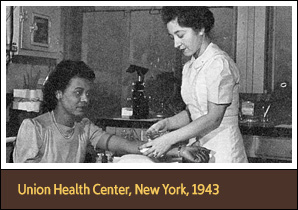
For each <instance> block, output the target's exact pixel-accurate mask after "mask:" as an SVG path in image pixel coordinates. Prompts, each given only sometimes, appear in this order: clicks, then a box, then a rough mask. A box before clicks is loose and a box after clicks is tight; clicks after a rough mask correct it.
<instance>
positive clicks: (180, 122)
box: [164, 110, 191, 130]
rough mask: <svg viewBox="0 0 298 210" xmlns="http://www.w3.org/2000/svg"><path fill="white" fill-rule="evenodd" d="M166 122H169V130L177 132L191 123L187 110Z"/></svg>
mask: <svg viewBox="0 0 298 210" xmlns="http://www.w3.org/2000/svg"><path fill="white" fill-rule="evenodd" d="M164 120H167V128H168V130H176V129H178V128H181V127H183V126H185V125H187V124H188V123H189V122H190V121H191V120H190V117H189V114H188V112H187V111H186V110H183V111H181V112H180V113H178V114H176V115H174V116H172V117H169V118H166V119H164Z"/></svg>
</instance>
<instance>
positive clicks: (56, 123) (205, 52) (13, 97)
mask: <svg viewBox="0 0 298 210" xmlns="http://www.w3.org/2000/svg"><path fill="white" fill-rule="evenodd" d="M6 3H7V5H6V8H5V9H6V13H5V19H6V39H5V42H6V44H5V45H4V46H6V74H5V77H2V78H3V79H2V80H4V78H6V81H4V82H5V88H4V89H5V90H6V92H5V95H6V100H2V104H1V106H3V101H6V123H5V124H6V129H5V130H6V132H2V134H3V133H5V134H6V136H5V138H6V147H2V152H4V153H5V154H6V157H5V159H6V161H5V163H9V164H5V165H7V167H16V165H15V164H13V163H108V164H101V165H96V166H95V165H94V164H92V166H94V167H96V168H97V167H99V168H100V167H106V166H107V165H109V166H108V167H116V168H118V167H125V166H124V165H122V164H117V165H116V164H114V165H112V164H109V163H133V164H134V163H137V164H139V163H154V164H150V166H149V167H152V168H155V167H157V168H159V167H161V168H163V167H165V166H168V167H174V168H175V167H178V168H179V167H184V166H183V165H188V167H191V168H201V167H207V168H208V167H214V166H215V168H217V167H219V168H221V167H222V166H221V164H217V163H223V164H229V165H228V167H233V164H231V165H230V163H236V164H235V165H237V167H238V166H239V167H243V168H251V167H252V168H254V167H258V165H260V163H270V164H269V166H268V164H265V165H267V166H268V167H272V166H273V165H274V164H276V163H278V164H279V165H280V166H281V167H283V166H284V163H289V164H287V165H286V167H287V166H290V168H291V165H292V164H291V163H297V151H296V149H294V148H296V147H294V146H293V143H294V144H297V141H296V137H294V139H293V136H292V134H293V133H292V124H293V122H294V123H296V114H295V113H293V110H294V111H295V112H296V110H297V109H296V108H297V106H296V101H295V100H296V93H293V91H295V90H296V88H294V89H293V86H295V85H296V81H293V78H296V77H293V75H292V74H293V73H294V74H296V70H295V69H296V67H295V66H293V63H292V57H293V46H294V45H293V43H292V40H293V38H292V35H293V30H296V28H292V26H293V25H294V23H293V21H294V19H293V7H292V6H280V5H277V6H275V5H273V6H271V5H269V6H267V5H261V6H259V5H258V4H257V3H256V2H252V3H254V4H255V5H256V6H246V5H244V6H241V4H240V2H238V4H239V6H225V5H224V6H205V5H204V4H203V5H202V6H201V5H199V3H198V2H196V3H195V2H193V4H192V5H189V6H182V5H178V6H174V5H168V3H165V6H163V5H160V4H162V3H161V2H159V3H158V4H156V5H157V6H149V5H144V6H143V5H140V6H102V5H100V4H99V3H98V2H92V3H91V2H88V5H89V6H86V5H84V4H83V3H82V2H78V5H76V4H74V5H73V6H70V5H63V4H62V6H56V5H51V4H50V5H49V6H44V5H43V6H32V5H34V4H33V3H31V4H30V2H26V3H24V5H28V6H19V5H16V6H8V5H15V4H14V3H13V2H10V3H11V4H9V3H8V2H6ZM154 3H156V2H152V5H154ZM205 3H206V2H205ZM236 4H237V2H236ZM285 5H286V4H285ZM1 9H2V10H3V9H4V8H2V5H1ZM295 21H296V19H295ZM2 25H4V24H2ZM2 31H3V30H2ZM2 34H3V33H2ZM2 38H3V35H2ZM3 41H4V40H2V42H3ZM295 46H296V45H295ZM294 50H295V51H294V54H296V49H294ZM2 51H3V50H2ZM3 54H4V53H2V55H3ZM3 56H4V55H3ZM3 56H2V57H3ZM294 62H296V61H294ZM293 67H294V69H293ZM2 69H3V70H2V72H1V74H2V75H3V74H4V68H2ZM295 80H296V79H295ZM2 84H3V83H2ZM3 92H4V91H3V89H2V94H1V95H2V96H3V95H4V93H3ZM293 97H294V98H293ZM3 116H4V114H3ZM2 120H3V119H2ZM294 127H296V126H294ZM294 133H295V135H296V131H294ZM292 140H293V141H292ZM3 145H4V142H3V141H2V146H3ZM5 148H6V151H5ZM2 154H3V153H2ZM156 163H157V164H156ZM158 163H166V164H158ZM184 163H194V164H184ZM195 163H205V164H195ZM209 163H215V164H209ZM238 163H245V164H240V165H239V164H238ZM256 164H257V165H256ZM28 165H30V164H28ZM45 165H46V164H45ZM262 165H263V164H262ZM126 166H128V164H127V165H126ZM142 166H144V167H145V166H148V164H144V165H143V164H141V167H142ZM267 166H265V167H267ZM20 167H27V166H26V164H25V165H23V164H21V165H20ZM38 167H40V166H38ZM41 167H43V166H41ZM45 167H46V166H45ZM57 167H58V166H57ZM79 167H85V166H81V164H80V165H79ZM224 167H227V166H224ZM261 167H264V166H261ZM54 168H55V166H54Z"/></svg>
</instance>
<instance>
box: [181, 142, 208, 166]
mask: <svg viewBox="0 0 298 210" xmlns="http://www.w3.org/2000/svg"><path fill="white" fill-rule="evenodd" d="M210 152H211V150H209V149H206V148H205V147H200V146H187V147H182V148H181V152H180V155H181V157H183V158H184V160H185V162H186V163H208V162H209V159H210V156H209V154H210Z"/></svg>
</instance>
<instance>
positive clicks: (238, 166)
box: [1, 1, 297, 169]
mask: <svg viewBox="0 0 298 210" xmlns="http://www.w3.org/2000/svg"><path fill="white" fill-rule="evenodd" d="M71 3H72V4H73V5H72V6H97V5H98V6H111V5H117V6H152V5H155V6H168V5H170V6H176V5H188V6H193V5H198V4H199V5H204V6H210V2H204V1H195V2H193V1H183V2H181V1H177V2H160V1H145V2H134V1H126V2H125V1H119V2H118V1H117V2H112V3H111V2H109V1H100V2H98V1H79V2H71ZM140 3H141V5H140ZM31 5H34V6H69V2H67V1H34V2H31V1H4V2H3V1H1V26H2V27H1V31H2V32H4V31H6V28H5V27H6V23H4V21H5V20H6V10H5V7H6V6H31ZM212 5H217V6H292V17H293V18H292V24H293V25H292V26H293V27H292V33H293V36H292V37H293V38H292V40H293V41H292V46H293V51H292V52H293V53H292V65H293V67H292V69H293V71H292V73H293V75H292V78H293V82H292V84H293V86H292V89H293V105H292V107H293V108H292V112H293V113H292V114H293V126H292V127H293V130H292V151H293V154H292V155H293V158H292V161H293V162H292V163H270V164H269V163H247V164H243V163H241V164H235V163H234V164H188V163H184V164H178V163H177V164H175V163H168V164H166V163H161V164H143V163H142V164H132V163H125V164H100V165H98V164H95V163H80V164H75V163H52V164H29V163H26V164H20V163H6V142H5V139H6V119H5V118H4V117H3V116H5V115H4V113H6V103H5V102H6V99H5V96H6V79H4V78H6V71H4V69H6V66H5V67H4V63H6V57H5V46H6V43H5V40H6V33H1V46H2V47H1V66H2V68H1V69H2V71H1V116H2V118H1V131H2V132H1V169H297V92H296V91H297V59H296V57H297V2H296V1H283V2H281V1H278V2H275V1H261V2H259V1H237V2H234V1H213V2H212ZM4 72H5V76H4Z"/></svg>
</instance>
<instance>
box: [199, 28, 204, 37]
mask: <svg viewBox="0 0 298 210" xmlns="http://www.w3.org/2000/svg"><path fill="white" fill-rule="evenodd" d="M204 34H205V28H202V29H201V30H200V31H199V35H200V36H203V35H204Z"/></svg>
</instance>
